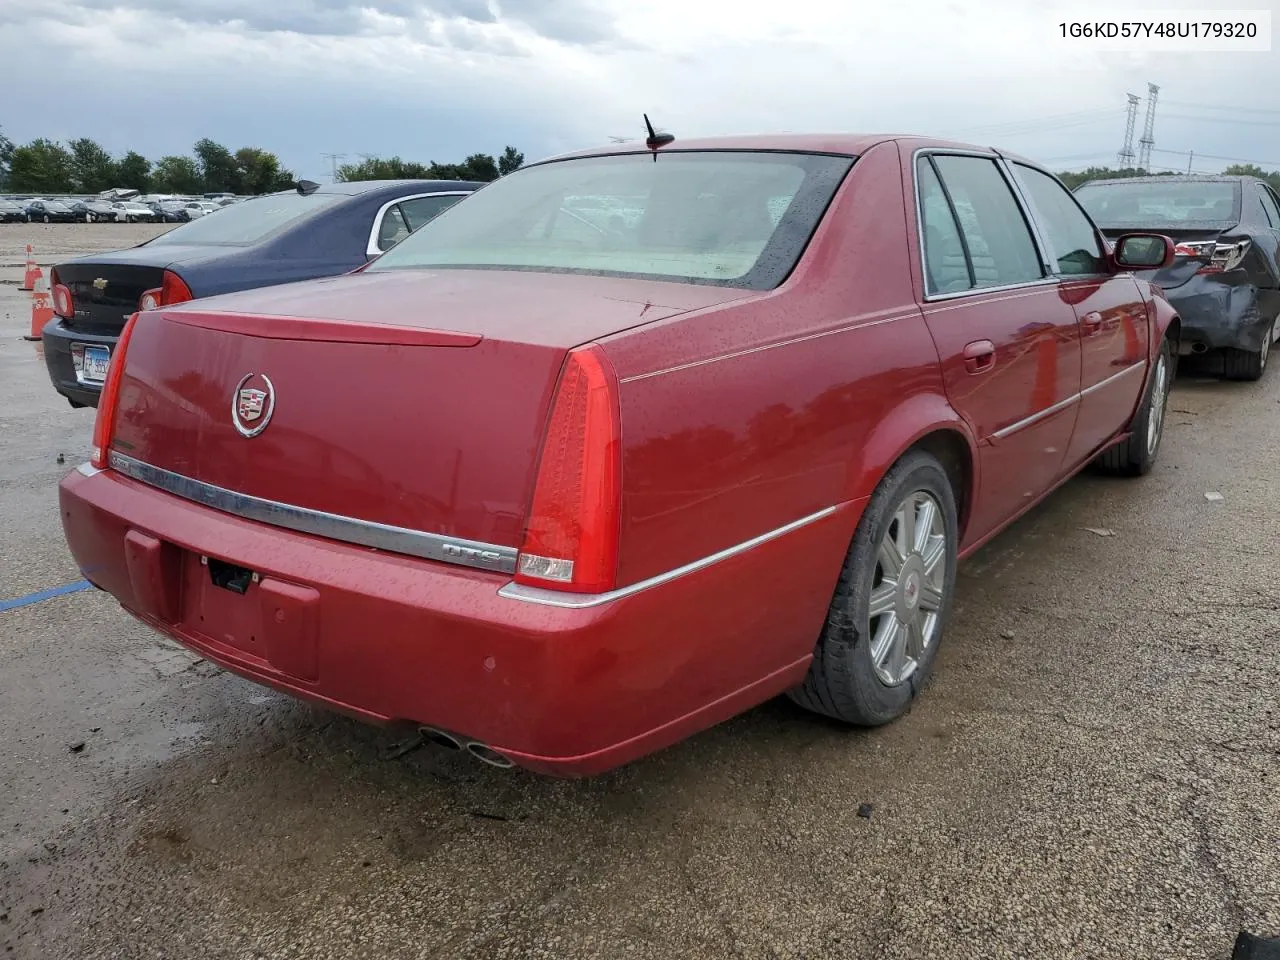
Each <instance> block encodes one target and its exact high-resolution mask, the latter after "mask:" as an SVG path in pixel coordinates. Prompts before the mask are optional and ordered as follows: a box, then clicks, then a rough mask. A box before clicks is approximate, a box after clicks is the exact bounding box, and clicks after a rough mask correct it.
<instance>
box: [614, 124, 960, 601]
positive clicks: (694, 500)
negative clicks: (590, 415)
mask: <svg viewBox="0 0 1280 960" xmlns="http://www.w3.org/2000/svg"><path fill="white" fill-rule="evenodd" d="M900 178H901V172H900V168H899V164H898V151H897V146H896V145H895V144H893V143H886V144H882V145H880V146H878V147H875V148H872V149H871V150H869V151H868V152H867V153H866V154H865V155H864V156H863V157H862V158H860V159H859V160H858V161H857V163H855V164H854V166H853V169H852V170H851V171H850V173H849V175H848V176H847V177H846V179H845V182H844V183H843V184H842V185H841V187H840V189H839V190H838V191H837V193H836V196H835V198H834V199H833V202H832V205H831V207H830V208H829V209H828V211H827V214H826V216H825V217H824V218H823V221H822V223H821V224H820V225H819V227H818V229H817V230H816V231H815V234H814V237H813V238H812V240H811V242H810V243H809V246H808V248H807V250H806V252H805V254H804V256H803V257H802V258H801V260H800V262H799V263H798V264H797V267H796V269H795V270H794V271H793V273H792V275H791V277H790V278H789V279H788V280H787V281H786V282H785V283H784V284H783V285H782V286H781V287H779V288H778V289H777V290H776V291H773V292H771V293H767V294H764V295H759V296H753V297H750V298H747V299H744V300H741V301H737V302H734V303H731V304H725V305H722V306H720V307H719V308H712V309H710V310H702V311H695V312H691V313H688V314H685V315H682V316H679V317H673V318H670V319H667V320H661V321H658V322H656V323H653V324H650V325H648V326H647V327H644V328H640V329H637V330H634V331H630V332H627V333H623V334H619V335H618V336H615V337H612V338H608V339H607V340H606V341H605V343H606V346H607V349H608V351H609V354H610V357H611V359H612V361H613V363H614V366H615V369H616V370H617V371H618V374H619V380H620V391H621V397H620V400H621V404H620V406H621V416H622V438H623V445H624V453H623V504H622V520H621V523H622V538H621V555H620V558H619V582H620V584H624V585H625V584H627V583H631V582H635V581H637V580H641V579H644V578H646V577H650V576H654V575H657V574H660V573H663V572H665V571H667V570H671V569H674V568H676V567H679V566H682V565H683V564H686V563H689V562H692V561H695V560H698V559H700V558H702V557H704V556H707V555H710V554H712V553H715V552H717V551H719V550H723V549H725V548H728V547H731V546H733V545H735V544H738V543H741V542H743V541H746V540H749V539H751V538H753V537H756V536H758V535H760V534H761V533H764V532H766V531H768V530H771V529H774V528H777V527H780V526H783V525H784V524H787V523H790V522H791V521H793V520H796V519H798V518H800V517H802V516H805V515H807V514H809V513H813V512H814V511H816V510H820V509H822V508H824V507H828V506H831V505H833V504H836V503H840V502H843V501H845V500H847V499H850V497H851V496H852V495H853V494H852V493H851V491H853V490H855V489H857V488H858V486H859V484H858V482H857V481H856V480H855V479H854V478H855V477H858V476H859V475H860V474H859V471H860V469H861V468H860V461H859V457H860V451H859V443H860V441H861V440H862V439H863V438H865V437H866V435H867V434H868V432H869V431H870V429H871V428H872V427H873V426H874V425H875V424H876V423H877V421H878V420H879V419H880V418H881V417H883V415H884V414H885V412H886V411H887V410H888V409H889V408H890V407H891V406H892V405H893V404H895V403H897V402H900V401H901V400H902V399H903V398H904V397H905V396H909V395H911V394H913V393H918V392H923V391H927V390H928V389H930V388H931V386H932V385H933V384H935V383H936V381H937V353H936V351H935V350H934V347H933V343H932V340H931V339H930V337H929V334H928V331H927V330H926V329H925V327H924V324H923V321H922V320H921V318H920V312H919V308H918V306H917V305H916V303H915V301H914V298H913V297H912V292H911V273H910V266H909V256H908V248H907V233H906V217H905V213H904V210H903V206H902V191H901V180H900ZM850 533H852V531H851V530H850ZM836 572H837V570H836V569H833V570H832V571H831V576H832V581H833V582H834V577H835V574H836Z"/></svg>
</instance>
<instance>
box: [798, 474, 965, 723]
mask: <svg viewBox="0 0 1280 960" xmlns="http://www.w3.org/2000/svg"><path fill="white" fill-rule="evenodd" d="M926 503H927V504H928V505H929V506H928V508H927V510H926V507H925V505H926ZM908 511H909V512H910V514H911V516H912V517H913V518H914V519H913V521H912V527H913V528H914V529H915V530H916V531H917V532H919V531H920V530H921V529H922V528H921V527H920V522H921V521H927V522H928V524H929V532H928V533H927V534H925V535H924V536H923V537H921V538H918V539H917V540H916V542H915V543H912V544H910V545H909V546H908V549H907V550H906V551H905V559H904V557H903V550H902V548H903V546H904V544H905V537H904V534H905V533H907V532H908V531H907V530H905V529H904V526H903V525H904V520H905V518H906V515H907V513H908ZM958 529H959V524H958V521H957V517H956V502H955V494H954V492H953V491H952V488H951V481H950V479H949V478H948V476H947V472H946V470H945V469H944V468H943V466H942V464H941V463H939V462H938V460H937V458H935V457H933V456H932V455H931V454H928V453H926V452H924V451H921V450H915V451H911V452H909V453H907V454H906V455H905V456H903V457H902V459H901V460H899V461H898V462H897V463H896V464H894V466H893V468H892V469H891V470H890V471H889V472H888V473H887V474H886V475H885V477H884V479H883V480H881V481H880V484H879V486H877V487H876V490H875V493H873V494H872V495H871V499H870V500H869V501H868V503H867V506H866V509H865V510H864V512H863V514H862V519H861V520H860V521H859V523H858V529H857V531H856V532H855V533H854V536H853V543H852V544H851V545H850V547H849V552H848V554H847V555H846V557H845V561H844V566H843V568H842V569H841V571H840V579H839V581H838V582H837V584H836V591H835V596H834V598H833V599H832V601H831V606H830V608H829V609H828V611H827V621H826V624H825V626H824V627H823V631H822V635H821V636H820V637H819V639H818V643H817V647H816V648H815V650H814V655H813V661H812V662H811V663H810V665H809V674H808V676H807V677H805V679H804V682H803V683H802V684H801V685H800V686H799V687H796V688H795V689H793V690H791V691H789V692H788V696H789V697H790V698H791V699H792V700H794V701H795V702H796V703H798V704H799V705H800V706H802V707H804V708H806V709H807V710H811V711H813V712H814V713H819V714H823V715H825V716H828V717H832V718H834V719H836V720H840V721H843V722H845V723H849V724H853V725H856V726H863V727H875V726H881V725H882V724H886V723H889V722H890V721H892V720H895V719H897V718H898V717H900V716H901V715H902V714H903V713H905V712H906V711H907V709H908V708H909V707H910V706H911V703H912V701H913V700H914V699H915V696H916V694H917V693H919V692H920V690H921V688H922V687H923V685H924V683H925V682H926V681H927V679H928V677H929V671H930V669H931V668H932V666H933V661H934V659H935V658H936V656H937V652H938V646H939V643H940V642H941V640H942V636H943V634H944V632H945V629H946V623H947V618H948V614H949V612H950V609H951V595H952V592H953V590H954V588H955V580H956V547H957V543H958V540H959V537H958ZM889 544H896V546H895V548H894V549H895V550H896V551H897V557H896V559H895V558H894V557H892V556H887V555H886V553H885V551H886V550H887V549H888V545H889ZM920 547H923V549H919V548H920ZM895 564H896V569H895ZM891 573H893V574H896V579H893V577H891V576H890V574H891ZM926 598H927V599H926ZM873 601H874V602H875V604H876V607H875V608H874V609H873V607H872V603H873ZM876 610H879V611H880V612H879V613H877V612H876ZM904 624H915V626H916V627H918V630H917V629H914V628H913V627H912V626H909V625H908V626H904ZM898 641H900V643H899V642H898ZM886 674H888V676H886Z"/></svg>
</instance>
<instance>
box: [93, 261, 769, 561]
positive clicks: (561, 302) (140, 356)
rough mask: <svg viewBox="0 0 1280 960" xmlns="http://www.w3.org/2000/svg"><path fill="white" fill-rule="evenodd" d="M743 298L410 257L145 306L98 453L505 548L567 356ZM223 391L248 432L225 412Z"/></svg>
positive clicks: (327, 511) (367, 523)
mask: <svg viewBox="0 0 1280 960" xmlns="http://www.w3.org/2000/svg"><path fill="white" fill-rule="evenodd" d="M746 295H748V292H747V291H742V290H730V289H727V288H720V287H698V286H692V285H679V284H665V283H653V282H648V281H629V280H614V279H607V278H599V277H566V276H548V275H538V274H521V273H504V274H497V273H493V272H489V271H465V270H454V271H442V272H439V273H425V272H421V271H412V272H406V273H404V274H399V273H396V274H392V273H381V274H377V275H369V274H362V275H353V276H347V277H341V278H334V279H331V280H325V281H316V282H312V283H306V284H295V285H291V286H290V287H276V288H269V289H263V290H257V291H252V292H246V293H237V294H228V295H225V296H220V297H215V298H210V299H208V300H205V301H201V302H199V303H191V304H184V305H181V306H179V307H177V308H165V309H162V310H158V311H152V312H149V313H145V314H142V315H141V316H140V317H139V319H138V324H137V326H136V328H135V330H134V333H133V337H132V341H131V343H130V346H129V350H128V355H127V359H126V362H125V367H124V371H123V380H122V384H121V392H120V406H119V408H118V412H117V415H116V432H115V438H114V440H113V442H112V449H113V451H115V452H116V453H119V454H123V455H125V456H127V457H129V458H132V459H133V460H136V461H139V462H141V463H144V464H147V465H149V466H150V467H153V468H159V469H160V470H163V471H167V472H168V473H170V474H173V475H177V476H179V477H181V478H185V480H186V481H194V484H195V485H196V486H195V487H188V492H191V491H192V490H195V489H197V488H198V489H199V490H202V491H205V492H208V491H210V490H212V491H214V492H215V493H216V492H217V491H222V492H223V493H224V494H225V493H227V492H232V493H234V494H236V495H240V496H241V497H244V496H247V497H250V498H256V500H257V501H259V503H258V504H257V506H256V507H255V509H256V510H259V511H260V510H262V509H266V510H267V511H268V513H269V512H270V510H271V509H272V508H271V507H270V506H267V507H265V508H264V507H263V506H262V504H263V503H265V504H268V505H271V504H275V505H286V506H287V507H289V508H292V509H301V510H303V511H309V512H311V513H312V514H322V515H326V516H336V517H338V518H340V519H341V520H343V521H357V523H358V524H362V525H364V530H365V532H370V531H372V532H374V533H377V532H378V531H379V530H381V531H382V532H383V533H386V532H387V528H397V529H399V530H402V531H414V532H427V533H430V534H432V535H443V536H445V537H453V538H460V539H461V540H466V541H479V542H481V543H484V544H493V545H500V546H503V547H507V548H516V547H518V545H519V542H520V536H521V534H522V532H523V523H524V519H525V515H526V512H527V508H528V499H529V497H530V496H531V494H532V486H533V474H534V469H535V466H536V462H537V457H538V452H539V447H540V444H541V440H542V433H543V431H544V429H545V425H546V418H547V415H548V409H549V405H550V402H551V398H552V394H553V391H554V388H555V383H556V380H557V377H558V375H559V372H560V369H561V366H562V364H563V362H564V358H565V355H566V354H567V352H568V350H569V349H571V348H572V347H574V346H576V345H578V344H580V343H583V342H587V341H589V340H593V339H596V338H598V337H600V336H604V335H606V334H609V333H612V332H615V331H617V330H620V329H625V328H627V327H630V326H634V325H636V324H637V323H646V322H650V321H654V320H659V319H662V318H664V317H668V316H671V315H673V314H676V313H680V312H683V311H685V310H689V309H694V308H696V307H699V306H707V305H712V304H714V303H717V302H722V301H725V300H729V299H735V298H738V297H742V296H746ZM664 301H665V303H664ZM250 306H252V310H251V309H249V308H250ZM364 318H374V319H373V322H370V321H369V320H366V319H364ZM242 390H243V391H250V392H249V393H247V394H242V393H241V391H242ZM252 391H261V393H253V392H252ZM242 403H243V404H245V405H246V408H247V409H246V411H245V412H246V414H247V417H248V419H245V418H244V417H241V418H240V420H241V422H240V424H239V427H240V428H247V429H240V428H238V426H237V422H236V420H237V417H238V416H239V414H238V413H236V412H233V410H238V409H239V407H240V405H241V404H242ZM255 407H256V409H253V408H255ZM259 427H261V428H262V429H261V430H260V432H258V433H257V435H254V436H246V432H253V431H254V430H256V429H257V428H259ZM219 496H221V495H219ZM220 502H221V501H220ZM235 502H237V501H236V500H235V498H234V497H226V498H225V503H226V504H228V505H231V504H234V503H235ZM241 502H242V503H243V500H242V501H241ZM228 508H229V509H231V507H228ZM237 512H243V511H237ZM276 515H277V516H283V514H282V513H281V512H280V511H278V510H277V511H276ZM259 518H261V517H259ZM284 525H286V526H287V525H289V524H288V523H286V524H284ZM374 525H377V526H376V527H375V526H374ZM339 526H340V527H342V528H343V529H346V530H347V531H348V532H350V531H352V530H355V529H358V528H357V527H356V526H353V525H352V524H350V523H347V524H345V526H344V525H343V524H342V523H340V524H339ZM335 529H336V528H335ZM312 532H315V530H314V529H313V531H312ZM388 535H389V536H390V537H391V539H390V540H378V541H377V542H378V543H379V544H381V545H383V546H387V545H388V544H391V545H390V546H388V548H389V549H395V547H394V542H395V537H396V534H395V533H394V531H392V532H391V533H389V534H388ZM334 536H335V537H338V538H339V539H355V540H356V542H369V541H368V540H365V541H361V540H360V539H359V538H357V537H350V536H341V535H340V534H338V533H335V534H334ZM404 542H405V543H406V544H408V543H410V541H409V540H405V541H404ZM404 552H408V553H414V552H420V551H415V550H413V549H406V550H405V551H404ZM472 565H482V564H472Z"/></svg>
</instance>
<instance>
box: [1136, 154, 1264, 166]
mask: <svg viewBox="0 0 1280 960" xmlns="http://www.w3.org/2000/svg"><path fill="white" fill-rule="evenodd" d="M1153 152H1154V153H1167V154H1172V155H1173V156H1178V157H1189V156H1191V154H1192V153H1193V151H1191V150H1155V151H1153ZM1196 156H1198V157H1201V158H1202V159H1205V160H1227V161H1229V162H1231V163H1251V164H1253V165H1254V166H1255V167H1280V160H1246V159H1245V158H1244V157H1221V156H1218V155H1217V154H1213V153H1197V154H1196Z"/></svg>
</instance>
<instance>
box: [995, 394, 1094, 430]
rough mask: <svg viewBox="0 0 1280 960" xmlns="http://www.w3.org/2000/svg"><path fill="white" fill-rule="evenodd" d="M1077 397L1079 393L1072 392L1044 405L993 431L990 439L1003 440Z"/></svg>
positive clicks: (1067, 405)
mask: <svg viewBox="0 0 1280 960" xmlns="http://www.w3.org/2000/svg"><path fill="white" fill-rule="evenodd" d="M1079 399H1080V394H1078V393H1073V394H1072V395H1071V396H1069V397H1067V398H1066V399H1065V400H1059V401H1058V402H1057V403H1055V404H1054V405H1053V406H1051V407H1045V408H1044V409H1043V410H1037V411H1036V412H1035V413H1033V414H1032V415H1031V416H1029V417H1023V418H1022V419H1021V420H1019V421H1018V422H1017V423H1011V424H1009V426H1007V427H1001V428H1000V429H999V430H997V431H996V432H995V433H993V434H991V439H992V440H1003V439H1004V438H1005V437H1007V436H1010V435H1011V434H1015V433H1017V432H1018V431H1019V430H1022V429H1024V428H1026V427H1029V426H1031V425H1032V424H1035V423H1039V422H1040V421H1041V420H1043V419H1044V418H1045V417H1051V416H1053V415H1054V414H1055V413H1058V412H1060V411H1062V410H1065V409H1067V407H1069V406H1071V405H1072V404H1073V403H1076V402H1077V401H1079Z"/></svg>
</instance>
